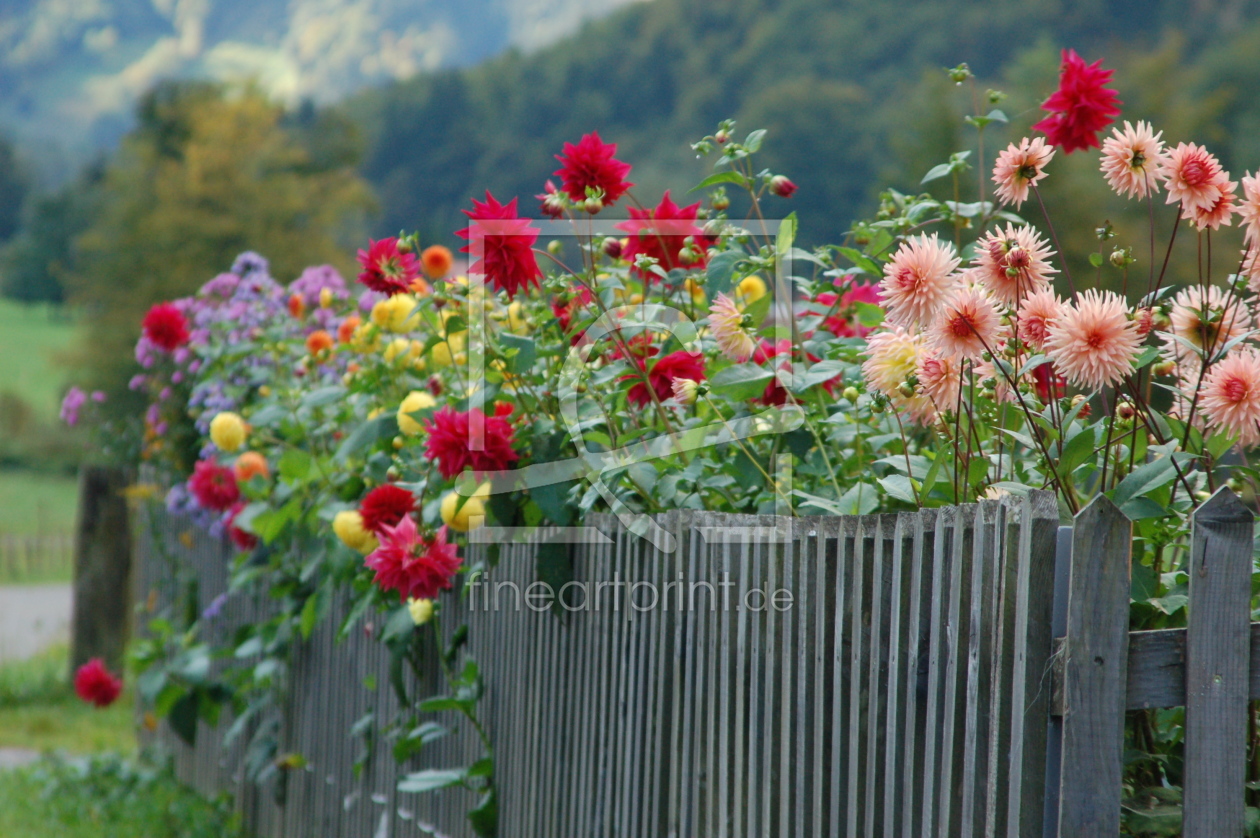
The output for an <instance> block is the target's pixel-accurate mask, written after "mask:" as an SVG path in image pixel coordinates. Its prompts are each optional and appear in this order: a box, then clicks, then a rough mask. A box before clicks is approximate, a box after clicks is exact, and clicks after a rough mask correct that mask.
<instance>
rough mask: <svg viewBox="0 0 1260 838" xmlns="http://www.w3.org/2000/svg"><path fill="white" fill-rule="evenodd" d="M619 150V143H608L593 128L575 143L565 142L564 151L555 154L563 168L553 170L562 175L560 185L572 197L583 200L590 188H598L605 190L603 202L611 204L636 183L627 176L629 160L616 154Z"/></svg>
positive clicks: (572, 198) (559, 175)
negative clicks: (624, 160) (620, 158)
mask: <svg viewBox="0 0 1260 838" xmlns="http://www.w3.org/2000/svg"><path fill="white" fill-rule="evenodd" d="M616 153H617V144H616V143H605V142H603V141H602V140H600V138H599V133H598V132H596V131H592V132H591V133H589V134H585V135H583V137H582V139H581V140H579V141H578V143H577V144H576V145H575V144H573V143H565V144H564V154H557V155H556V159H557V160H559V161H560V168H559V169H556V171H555V172H553V174H555V176H556V177H558V178H560V182H561V188H563V189H564V191H565V192H567V193H568V195H569V198H570V199H571V200H574V201H584V200H586V190H587V189H588V188H592V189H599V190H601V191H602V192H603V193H604V197H603V199H602V200H603V202H604V206H612V205H613V204H615V203H616V202H617V199H618V198H620V197H621V196H622V195H624V194H625V193H626V190H627V189H629V188H630V187H631V186H634V184H633V183H630V182H629V181H628V180H626V175H628V174H630V164H629V163H623V162H622V161H620V160H618V159H616V158H615V157H613V155H614V154H616Z"/></svg>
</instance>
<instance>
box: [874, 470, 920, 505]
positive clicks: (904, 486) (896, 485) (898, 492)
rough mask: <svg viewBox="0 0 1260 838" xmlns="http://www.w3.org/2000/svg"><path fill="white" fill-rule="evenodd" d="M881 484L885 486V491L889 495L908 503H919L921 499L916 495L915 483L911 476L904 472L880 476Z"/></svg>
mask: <svg viewBox="0 0 1260 838" xmlns="http://www.w3.org/2000/svg"><path fill="white" fill-rule="evenodd" d="M879 485H881V486H883V487H884V491H885V492H887V493H888V495H889V497H893V498H896V499H897V500H900V501H905V502H906V503H918V502H919V499H918V498H917V497H915V494H914V485H913V484H912V482H911V480H910V478H909V477H907V476H906V475H904V474H890V475H888V476H887V477H881V478H879Z"/></svg>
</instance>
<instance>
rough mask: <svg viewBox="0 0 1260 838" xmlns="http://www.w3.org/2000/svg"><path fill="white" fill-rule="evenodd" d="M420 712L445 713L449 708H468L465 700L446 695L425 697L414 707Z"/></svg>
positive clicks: (459, 709) (458, 709)
mask: <svg viewBox="0 0 1260 838" xmlns="http://www.w3.org/2000/svg"><path fill="white" fill-rule="evenodd" d="M416 709H418V710H419V711H420V712H421V713H445V712H447V711H449V710H457V711H463V710H467V709H469V704H468V702H467V701H461V700H460V699H458V698H451V697H450V696H448V695H442V696H438V697H437V698H427V699H425V700H424V701H422V702H420V704H419V706H418V707H417V708H416Z"/></svg>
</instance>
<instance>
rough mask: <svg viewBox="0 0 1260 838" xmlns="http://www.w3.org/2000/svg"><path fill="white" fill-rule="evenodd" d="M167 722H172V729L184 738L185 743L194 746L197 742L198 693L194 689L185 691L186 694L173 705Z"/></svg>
mask: <svg viewBox="0 0 1260 838" xmlns="http://www.w3.org/2000/svg"><path fill="white" fill-rule="evenodd" d="M166 721H167V723H169V724H170V726H171V730H173V731H175V735H176V736H178V737H179V738H180V739H182V740H183V742H184V744H186V745H187V746H188V747H190V748H192V747H194V746H196V744H197V694H196V693H195V692H193V691H191V690H190V691H189V692H186V693H184V696H183V697H182V698H181V699H180V700H179V701H177V702H175V705H174V706H173V707H171V712H170V715H169V716H167V717H166Z"/></svg>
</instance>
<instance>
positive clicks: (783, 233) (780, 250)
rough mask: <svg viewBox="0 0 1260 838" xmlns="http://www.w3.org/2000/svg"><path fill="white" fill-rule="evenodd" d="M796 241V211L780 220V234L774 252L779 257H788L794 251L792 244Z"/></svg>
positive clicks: (776, 239)
mask: <svg viewBox="0 0 1260 838" xmlns="http://www.w3.org/2000/svg"><path fill="white" fill-rule="evenodd" d="M795 241H796V212H795V211H793V212H791V213H789V214H788V217H787V218H785V219H783V220H782V221H780V222H779V235H778V236H777V237H776V238H775V242H774V252H775V254H776V255H777V256H778V257H779V259H784V258H787V257H788V256H789V255H790V254H791V252H792V244H793V243H794V242H795Z"/></svg>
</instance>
